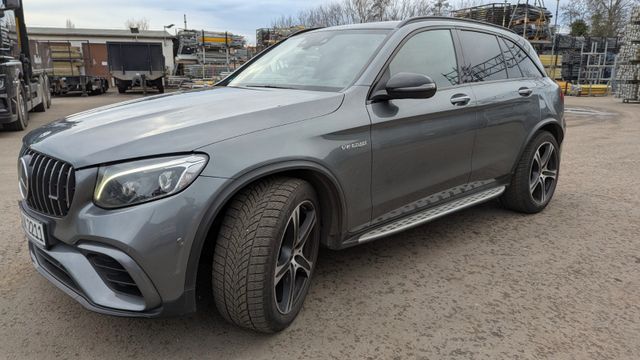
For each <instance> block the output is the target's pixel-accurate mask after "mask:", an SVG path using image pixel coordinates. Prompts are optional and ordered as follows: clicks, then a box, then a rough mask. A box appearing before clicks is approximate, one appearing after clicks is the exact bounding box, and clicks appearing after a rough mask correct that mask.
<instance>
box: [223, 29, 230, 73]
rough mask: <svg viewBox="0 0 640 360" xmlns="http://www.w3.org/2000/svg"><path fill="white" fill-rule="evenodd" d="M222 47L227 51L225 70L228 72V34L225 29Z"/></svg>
mask: <svg viewBox="0 0 640 360" xmlns="http://www.w3.org/2000/svg"><path fill="white" fill-rule="evenodd" d="M224 48H225V51H226V52H227V72H229V71H230V69H229V34H228V33H227V32H226V31H225V32H224Z"/></svg>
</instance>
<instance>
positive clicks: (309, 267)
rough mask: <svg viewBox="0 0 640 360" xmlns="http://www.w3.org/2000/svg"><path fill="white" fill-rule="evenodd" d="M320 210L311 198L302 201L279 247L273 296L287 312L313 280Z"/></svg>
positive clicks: (291, 218) (278, 306) (279, 308)
mask: <svg viewBox="0 0 640 360" xmlns="http://www.w3.org/2000/svg"><path fill="white" fill-rule="evenodd" d="M317 217H318V215H317V211H316V209H315V206H314V205H313V203H312V202H311V201H308V200H306V201H303V202H302V203H300V204H299V205H298V206H296V208H295V209H294V210H293V213H292V214H291V216H290V217H289V220H288V222H287V225H286V228H285V231H284V234H283V236H282V240H281V241H280V249H279V250H278V260H277V262H276V269H275V272H274V282H273V283H274V296H275V302H276V306H277V308H278V311H279V312H280V313H282V314H284V315H286V314H288V313H290V312H291V310H292V309H294V308H295V307H294V304H295V303H296V302H297V301H299V300H300V298H301V296H300V295H302V294H303V293H304V289H305V287H306V286H307V285H308V283H309V281H310V280H311V274H312V271H313V268H314V265H315V264H314V262H315V259H316V257H317V253H318V246H317V244H315V242H316V232H317V231H318V230H317V223H318V220H317Z"/></svg>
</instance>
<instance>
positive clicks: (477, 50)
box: [460, 31, 507, 82]
mask: <svg viewBox="0 0 640 360" xmlns="http://www.w3.org/2000/svg"><path fill="white" fill-rule="evenodd" d="M460 42H461V44H462V52H463V53H464V59H465V64H464V66H463V67H462V72H463V74H462V75H463V77H464V81H465V82H476V81H491V80H502V79H506V78H507V70H506V67H505V64H504V59H503V58H502V50H501V49H500V46H499V45H498V39H497V38H496V37H495V36H494V35H489V34H484V33H479V32H474V31H461V32H460Z"/></svg>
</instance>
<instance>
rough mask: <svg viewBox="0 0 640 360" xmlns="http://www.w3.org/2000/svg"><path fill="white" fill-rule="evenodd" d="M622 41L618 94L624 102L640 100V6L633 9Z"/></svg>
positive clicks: (617, 60)
mask: <svg viewBox="0 0 640 360" xmlns="http://www.w3.org/2000/svg"><path fill="white" fill-rule="evenodd" d="M622 43H623V45H622V46H621V47H620V52H619V53H618V56H617V58H616V76H615V79H616V84H617V86H616V96H617V97H620V98H622V101H623V102H629V101H640V86H639V85H640V7H635V8H634V9H633V10H632V12H631V21H630V22H629V24H627V26H626V27H625V31H624V35H623V37H622Z"/></svg>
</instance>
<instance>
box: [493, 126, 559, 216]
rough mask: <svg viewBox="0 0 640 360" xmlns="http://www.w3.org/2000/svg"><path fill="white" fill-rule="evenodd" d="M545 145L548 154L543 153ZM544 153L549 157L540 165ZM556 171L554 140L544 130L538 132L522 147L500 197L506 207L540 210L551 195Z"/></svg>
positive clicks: (557, 147)
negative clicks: (514, 168) (520, 155)
mask: <svg viewBox="0 0 640 360" xmlns="http://www.w3.org/2000/svg"><path fill="white" fill-rule="evenodd" d="M546 148H548V149H550V150H549V151H550V153H547V152H546V150H545V149H546ZM541 154H542V156H541ZM545 154H549V155H550V156H549V157H548V160H546V163H545V164H542V162H544V160H545V158H546V156H545ZM536 155H537V156H536ZM559 173H560V147H559V146H558V142H557V140H556V138H555V137H554V136H553V135H552V134H551V133H549V132H548V131H541V132H539V133H538V134H536V135H535V136H534V137H533V139H532V140H531V141H530V142H529V144H528V145H527V147H526V148H525V150H524V152H523V154H522V157H521V158H520V161H519V162H518V165H517V167H516V171H515V173H514V174H513V176H512V178H511V183H510V185H509V187H507V189H506V191H505V192H504V194H503V195H502V197H501V198H500V200H501V202H502V204H503V205H504V206H505V207H506V208H508V209H511V210H514V211H518V212H522V213H527V214H534V213H537V212H540V211H542V210H543V209H544V208H545V207H547V205H548V204H549V201H551V198H552V197H553V194H554V192H555V189H556V185H557V183H558V176H559Z"/></svg>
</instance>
